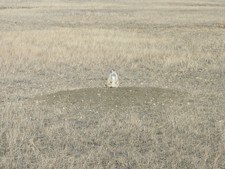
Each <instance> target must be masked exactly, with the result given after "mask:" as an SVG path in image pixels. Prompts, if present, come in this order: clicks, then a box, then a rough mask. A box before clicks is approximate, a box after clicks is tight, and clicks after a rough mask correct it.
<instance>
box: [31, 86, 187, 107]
mask: <svg viewBox="0 0 225 169" xmlns="http://www.w3.org/2000/svg"><path fill="white" fill-rule="evenodd" d="M183 95H185V93H184V92H180V91H175V90H171V89H162V88H155V87H143V88H142V87H121V88H86V89H78V90H70V91H60V92H57V93H53V94H49V95H43V96H37V97H36V98H35V100H38V101H44V102H46V103H47V104H50V105H58V106H60V105H67V106H68V105H73V106H79V107H80V106H81V107H83V108H85V107H104V108H107V107H108V108H113V107H116V108H125V107H130V106H146V105H165V104H167V103H172V102H174V101H175V100H177V98H182V96H183Z"/></svg>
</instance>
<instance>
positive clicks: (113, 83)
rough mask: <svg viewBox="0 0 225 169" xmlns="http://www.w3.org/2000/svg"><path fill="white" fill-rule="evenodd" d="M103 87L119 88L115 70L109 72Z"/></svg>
mask: <svg viewBox="0 0 225 169" xmlns="http://www.w3.org/2000/svg"><path fill="white" fill-rule="evenodd" d="M105 86H106V87H110V88H113V87H119V77H118V74H117V73H116V71H115V70H113V69H112V70H111V71H110V74H109V77H108V79H107V81H106V83H105Z"/></svg>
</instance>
